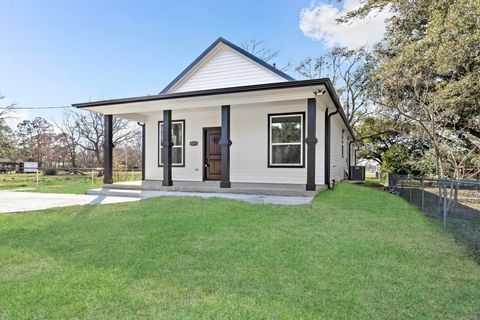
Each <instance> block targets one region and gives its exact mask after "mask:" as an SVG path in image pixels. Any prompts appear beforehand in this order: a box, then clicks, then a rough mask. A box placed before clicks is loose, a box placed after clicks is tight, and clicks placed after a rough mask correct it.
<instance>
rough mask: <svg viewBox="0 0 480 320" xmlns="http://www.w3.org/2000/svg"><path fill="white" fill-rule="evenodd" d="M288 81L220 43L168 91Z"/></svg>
mask: <svg viewBox="0 0 480 320" xmlns="http://www.w3.org/2000/svg"><path fill="white" fill-rule="evenodd" d="M281 81H287V80H285V79H284V78H282V77H280V76H279V75H277V74H275V73H273V72H272V71H270V70H268V69H266V68H264V67H263V66H261V65H259V64H258V63H256V62H254V61H252V60H250V59H248V58H247V57H245V56H243V55H241V54H239V53H238V52H235V51H234V50H233V49H231V48H229V47H227V46H224V45H222V46H220V48H219V49H217V50H216V51H215V52H214V53H212V55H211V56H210V57H207V58H206V61H205V62H203V63H201V64H200V65H199V66H198V67H197V69H196V70H193V72H192V74H191V75H190V76H187V77H186V79H185V80H183V81H182V82H181V83H180V84H179V85H176V86H174V87H173V88H172V89H171V90H170V91H169V92H185V91H195V90H204V89H214V88H226V87H234V86H244V85H252V84H261V83H271V82H281Z"/></svg>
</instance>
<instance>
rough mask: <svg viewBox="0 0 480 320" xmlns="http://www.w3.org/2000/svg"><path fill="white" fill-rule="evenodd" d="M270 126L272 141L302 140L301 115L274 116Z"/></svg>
mask: <svg viewBox="0 0 480 320" xmlns="http://www.w3.org/2000/svg"><path fill="white" fill-rule="evenodd" d="M271 126H272V127H271V130H272V142H273V143H287V142H301V141H302V123H301V116H289V117H274V118H272V125H271Z"/></svg>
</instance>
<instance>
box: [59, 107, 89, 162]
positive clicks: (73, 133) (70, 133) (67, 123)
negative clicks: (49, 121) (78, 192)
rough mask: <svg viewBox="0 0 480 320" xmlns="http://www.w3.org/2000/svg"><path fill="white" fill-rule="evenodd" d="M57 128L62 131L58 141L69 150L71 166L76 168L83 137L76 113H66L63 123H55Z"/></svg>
mask: <svg viewBox="0 0 480 320" xmlns="http://www.w3.org/2000/svg"><path fill="white" fill-rule="evenodd" d="M55 126H56V127H57V129H58V130H59V131H60V134H59V135H58V140H59V142H60V143H61V144H62V145H63V146H64V147H65V148H66V150H67V153H68V156H69V158H70V159H69V160H70V165H71V166H72V167H73V168H76V167H77V166H78V161H77V154H78V149H79V147H80V140H81V138H82V135H81V134H80V130H79V126H78V123H77V122H76V121H75V115H74V112H73V111H66V112H65V113H64V114H63V117H62V121H61V122H60V123H55Z"/></svg>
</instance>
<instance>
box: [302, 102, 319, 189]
mask: <svg viewBox="0 0 480 320" xmlns="http://www.w3.org/2000/svg"><path fill="white" fill-rule="evenodd" d="M316 124H317V102H316V100H315V98H310V99H308V100H307V138H306V139H305V143H306V144H307V185H306V190H307V191H315V189H316V184H315V165H316V163H315V146H316V144H317V142H318V139H317V137H316V132H317V126H316Z"/></svg>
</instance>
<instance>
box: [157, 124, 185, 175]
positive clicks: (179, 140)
mask: <svg viewBox="0 0 480 320" xmlns="http://www.w3.org/2000/svg"><path fill="white" fill-rule="evenodd" d="M162 139H163V122H162V121H159V122H158V166H159V167H161V166H162V164H163V163H162V149H163V147H162ZM172 142H173V146H172V166H175V167H183V166H184V165H185V160H184V158H185V120H175V121H172Z"/></svg>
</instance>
